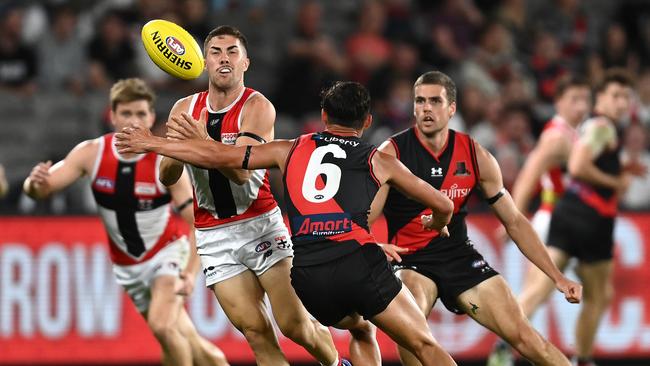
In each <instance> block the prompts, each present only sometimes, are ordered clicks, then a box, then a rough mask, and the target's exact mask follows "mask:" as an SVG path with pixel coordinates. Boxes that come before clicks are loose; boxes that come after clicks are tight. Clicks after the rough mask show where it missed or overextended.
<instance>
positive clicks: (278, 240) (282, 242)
mask: <svg viewBox="0 0 650 366" xmlns="http://www.w3.org/2000/svg"><path fill="white" fill-rule="evenodd" d="M274 240H275V246H276V247H278V248H279V249H283V250H287V249H291V243H290V242H289V241H288V240H287V237H286V236H285V235H282V236H276V237H275V239H274Z"/></svg>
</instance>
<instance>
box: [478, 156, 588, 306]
mask: <svg viewBox="0 0 650 366" xmlns="http://www.w3.org/2000/svg"><path fill="white" fill-rule="evenodd" d="M474 145H475V146H476V160H477V161H478V166H479V171H480V172H481V178H480V182H479V184H480V186H481V190H482V191H483V194H484V195H485V197H486V198H487V199H488V200H489V201H492V210H493V211H494V213H495V214H496V216H497V217H498V218H499V220H500V221H501V223H502V224H503V226H505V228H506V231H507V232H508V235H510V237H511V238H512V240H513V241H514V242H515V243H516V244H517V246H518V247H519V250H520V251H521V252H522V253H523V254H524V255H525V256H526V258H528V259H529V260H530V261H531V262H532V263H533V264H534V265H536V266H537V267H538V268H539V269H541V270H542V271H543V272H544V273H546V275H547V276H548V277H550V278H551V280H553V282H554V283H555V286H556V287H557V288H558V289H559V290H560V291H562V292H563V293H564V295H565V297H566V299H567V301H569V302H579V301H580V299H581V297H582V286H581V285H580V284H578V283H576V282H573V281H571V280H569V279H567V278H566V277H565V276H564V274H562V272H561V271H560V270H559V269H558V268H557V267H556V266H555V264H554V263H553V261H552V260H551V257H550V256H549V255H548V252H547V251H546V247H545V246H544V244H543V243H542V241H541V239H540V238H539V236H538V235H537V233H536V232H535V230H534V229H533V226H532V225H531V224H530V222H529V221H528V219H527V218H526V217H525V216H524V215H523V214H522V213H521V211H519V210H518V209H517V206H515V203H514V201H513V200H512V197H511V196H510V194H509V193H508V191H506V190H505V188H503V180H502V178H501V169H500V168H499V164H498V163H497V161H496V159H495V158H494V156H492V154H490V153H489V152H488V151H487V150H485V149H484V148H483V147H482V146H481V145H479V144H478V143H474Z"/></svg>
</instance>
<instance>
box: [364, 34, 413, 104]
mask: <svg viewBox="0 0 650 366" xmlns="http://www.w3.org/2000/svg"><path fill="white" fill-rule="evenodd" d="M392 49H393V53H392V54H393V56H392V57H391V58H390V60H389V62H388V63H386V64H385V65H383V66H382V67H380V68H379V69H377V70H375V72H373V73H372V75H371V77H370V80H369V81H368V90H369V91H370V95H372V99H373V101H374V102H378V103H381V102H383V101H385V100H386V98H387V96H388V94H389V93H390V87H391V86H392V85H394V83H395V82H396V81H397V80H401V79H406V80H415V79H417V78H418V76H420V75H422V73H424V70H423V68H422V65H421V64H420V56H419V53H418V49H417V48H416V47H415V46H414V45H413V44H410V43H408V42H404V41H397V42H394V43H393V45H392Z"/></svg>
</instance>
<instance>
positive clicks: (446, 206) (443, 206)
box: [437, 196, 454, 216]
mask: <svg viewBox="0 0 650 366" xmlns="http://www.w3.org/2000/svg"><path fill="white" fill-rule="evenodd" d="M442 198H443V199H441V200H440V202H439V203H438V207H437V211H438V212H439V213H440V214H442V215H448V216H451V214H453V213H454V202H453V201H452V200H450V199H449V198H448V197H447V196H443V197H442Z"/></svg>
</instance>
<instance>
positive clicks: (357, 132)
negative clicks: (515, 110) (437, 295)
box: [118, 82, 455, 365]
mask: <svg viewBox="0 0 650 366" xmlns="http://www.w3.org/2000/svg"><path fill="white" fill-rule="evenodd" d="M322 120H323V121H324V122H325V125H326V127H327V128H326V129H325V131H323V132H320V133H314V134H308V135H303V136H300V137H299V138H297V139H295V140H293V141H273V142H270V143H266V144H262V145H258V146H251V145H248V146H245V147H244V146H241V147H231V146H227V145H223V144H219V143H215V142H213V141H206V140H203V139H189V140H186V141H181V142H169V141H166V140H164V139H162V138H158V137H154V136H152V135H151V133H149V132H148V131H147V130H144V129H139V128H128V129H126V130H124V131H123V132H122V133H119V134H118V147H119V149H120V151H125V152H136V151H157V152H159V153H161V154H164V155H166V156H171V157H174V158H177V159H179V160H182V161H185V162H188V163H191V164H194V165H196V166H201V167H204V168H219V167H230V168H236V167H238V168H247V169H261V168H272V167H278V168H280V169H281V170H282V172H283V173H284V186H285V192H286V195H285V196H286V200H287V214H288V216H289V222H290V223H291V227H292V231H293V243H294V246H295V259H294V263H293V267H292V269H291V283H292V285H293V287H294V288H295V291H296V293H297V294H298V296H299V297H300V300H302V302H303V303H304V304H305V306H306V307H307V309H308V310H309V311H310V312H311V314H312V315H313V316H314V317H315V318H316V319H318V320H319V321H320V322H322V323H323V324H325V325H333V326H336V327H340V328H346V329H349V328H356V327H357V326H358V324H363V323H365V322H364V321H363V320H362V317H363V318H365V319H369V320H370V321H371V322H373V323H374V324H376V325H377V326H378V327H379V328H381V329H383V330H384V331H385V333H386V334H388V335H389V336H391V337H392V338H393V339H394V340H395V341H396V342H397V343H399V344H401V345H402V346H404V347H406V348H407V349H409V350H410V351H412V352H414V353H415V354H416V357H417V358H418V359H419V360H420V362H422V363H423V364H424V365H434V364H435V365H454V364H455V363H454V361H453V360H452V359H451V357H450V356H449V355H448V354H447V353H446V352H445V351H444V350H442V349H441V348H440V346H439V345H438V344H437V342H436V341H435V340H434V339H433V337H432V335H431V333H430V330H429V328H428V326H427V322H426V320H425V318H424V316H422V313H421V312H420V311H419V310H418V308H417V306H416V304H415V302H414V301H413V298H412V297H411V295H410V294H409V292H408V290H407V289H406V288H404V287H403V286H402V284H401V282H400V281H399V279H397V277H395V275H394V274H393V272H392V271H391V268H390V266H389V264H388V263H387V262H386V257H385V256H384V254H383V252H382V250H381V249H380V248H379V246H377V245H376V242H375V239H374V237H373V236H372V235H371V234H370V231H369V228H368V221H367V218H368V210H369V209H370V203H371V201H372V199H373V197H374V196H375V193H376V192H377V190H378V189H379V187H380V186H382V185H383V184H390V185H392V186H395V187H397V188H398V189H400V190H402V191H403V192H404V193H405V194H407V195H408V196H410V197H413V198H414V199H416V200H418V201H419V202H421V203H422V204H423V205H425V206H426V207H430V208H431V211H429V212H431V213H432V216H431V217H429V219H428V220H426V221H427V228H428V229H436V230H442V231H443V232H444V233H446V228H445V224H446V223H447V222H448V220H449V217H450V216H451V211H452V203H451V201H450V200H449V199H448V198H446V197H445V196H444V195H442V194H441V193H440V192H438V191H436V190H435V189H434V188H433V187H431V186H430V185H428V184H426V183H425V182H423V181H422V180H420V179H418V178H417V177H416V176H414V175H413V174H411V172H409V170H408V169H406V168H405V167H404V165H402V164H400V163H399V161H398V160H397V159H395V158H394V157H392V156H389V155H387V154H384V153H381V152H376V150H375V149H374V148H373V147H372V146H370V145H368V144H366V143H364V142H362V141H361V140H360V137H361V134H362V133H363V131H364V130H365V129H366V128H368V127H369V126H370V124H371V122H372V116H371V115H370V95H369V94H368V91H367V90H366V89H365V88H364V87H363V86H361V85H360V84H358V83H353V82H339V83H336V84H335V85H333V86H332V87H331V88H330V89H328V90H326V91H325V92H324V93H323V100H322ZM204 121H205V119H204V118H202V120H201V121H199V122H195V121H192V120H190V119H187V120H184V121H179V123H177V124H173V125H172V126H171V127H172V128H174V129H176V130H177V132H178V133H179V135H185V136H187V137H193V136H194V135H195V132H192V131H193V130H195V129H199V128H201V127H200V126H202V124H203V123H204ZM393 254H394V253H393ZM353 346H354V347H357V346H363V347H364V352H366V353H364V354H363V357H365V358H359V359H358V361H359V364H364V365H366V364H369V363H371V364H373V365H380V364H381V360H380V356H379V349H378V347H377V346H376V341H375V340H374V339H373V340H367V341H366V344H363V345H361V344H358V343H357V344H355V345H353ZM351 348H352V347H351ZM353 361H355V362H356V360H354V359H353Z"/></svg>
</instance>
